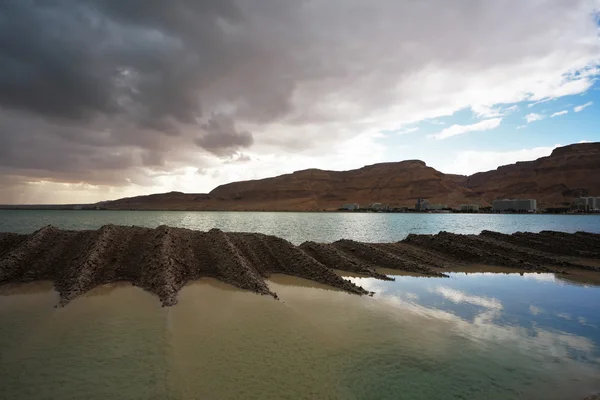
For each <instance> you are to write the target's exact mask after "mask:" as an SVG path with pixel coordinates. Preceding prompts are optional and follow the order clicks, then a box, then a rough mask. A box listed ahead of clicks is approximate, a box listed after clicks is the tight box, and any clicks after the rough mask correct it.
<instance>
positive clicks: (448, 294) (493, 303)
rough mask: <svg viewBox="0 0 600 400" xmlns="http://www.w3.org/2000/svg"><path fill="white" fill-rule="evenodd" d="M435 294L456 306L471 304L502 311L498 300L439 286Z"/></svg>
mask: <svg viewBox="0 0 600 400" xmlns="http://www.w3.org/2000/svg"><path fill="white" fill-rule="evenodd" d="M433 293H437V294H439V295H441V296H443V297H444V298H446V299H448V300H450V301H451V302H453V303H456V304H460V303H469V304H473V305H476V306H481V307H485V308H489V309H494V310H501V309H502V303H501V302H500V301H499V300H497V299H494V298H488V297H481V296H470V295H468V294H465V293H464V292H461V291H460V290H456V289H450V288H447V287H443V286H438V287H436V288H435V289H433Z"/></svg>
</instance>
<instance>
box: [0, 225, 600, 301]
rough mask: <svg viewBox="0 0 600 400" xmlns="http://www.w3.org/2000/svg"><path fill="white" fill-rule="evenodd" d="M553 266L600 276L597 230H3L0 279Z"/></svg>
mask: <svg viewBox="0 0 600 400" xmlns="http://www.w3.org/2000/svg"><path fill="white" fill-rule="evenodd" d="M489 266H494V267H496V268H498V267H500V268H501V269H503V270H507V271H515V272H519V271H521V272H525V271H526V272H554V273H557V274H559V275H560V276H562V277H572V278H573V279H572V280H573V281H578V280H583V279H584V278H585V279H591V280H592V281H594V280H596V281H600V279H599V278H600V235H598V234H589V233H575V234H567V233H560V232H541V233H517V234H514V235H504V234H500V233H495V232H487V231H485V232H482V233H481V234H480V235H458V234H452V233H447V232H441V233H439V234H437V235H409V236H408V237H407V238H406V239H405V240H403V241H401V242H396V243H361V242H355V241H350V240H340V241H337V242H334V243H330V244H325V243H315V242H306V243H303V244H302V245H300V246H294V245H293V244H291V243H290V242H288V241H286V240H284V239H280V238H278V237H275V236H268V235H263V234H258V233H225V232H222V231H220V230H218V229H213V230H211V231H209V232H201V231H193V230H188V229H182V228H170V227H167V226H160V227H158V228H156V229H150V228H141V227H124V226H115V225H106V226H103V227H102V228H100V229H98V230H95V231H67V230H60V229H58V228H55V227H52V226H47V227H44V228H42V229H40V230H38V231H36V232H34V233H32V234H29V235H19V234H13V233H0V284H12V283H23V282H34V281H51V282H53V284H54V287H55V288H56V290H57V291H58V292H59V294H60V298H61V303H60V305H66V304H68V302H69V301H71V300H72V299H74V298H76V297H77V296H79V295H82V294H84V293H86V292H88V291H90V290H91V289H93V288H95V287H97V286H99V285H102V284H106V283H111V282H120V281H128V282H131V283H132V284H134V285H136V286H139V287H141V288H143V289H145V290H147V291H149V292H151V293H154V294H156V295H157V296H158V297H159V298H160V300H161V302H162V304H163V305H164V306H171V305H173V304H175V303H176V302H177V293H178V292H179V290H180V289H181V288H182V287H183V286H184V285H185V284H186V283H187V282H189V281H193V280H197V279H199V278H202V277H208V278H214V279H217V280H219V281H222V282H226V283H229V284H231V285H233V286H236V287H239V288H241V289H246V290H251V291H253V292H255V293H259V294H262V295H268V296H273V297H274V298H277V294H275V293H274V292H272V291H271V290H270V288H269V286H268V285H267V282H266V279H267V278H269V277H270V276H271V275H273V274H285V275H290V276H295V277H300V278H304V279H308V280H311V281H313V282H318V283H320V284H324V285H328V286H331V287H335V288H338V289H341V290H344V291H346V292H349V293H353V294H358V295H365V294H371V295H372V294H373V293H370V292H368V291H366V290H365V289H363V288H361V287H359V286H356V285H355V284H353V283H351V282H350V281H348V280H346V279H343V278H342V277H340V276H339V274H337V273H336V272H335V271H334V269H335V270H341V271H345V272H348V273H351V274H358V275H362V276H369V277H373V278H377V279H388V280H392V279H393V278H392V277H389V276H387V275H385V274H383V273H381V272H378V271H381V268H384V269H387V270H394V271H401V272H402V273H409V274H415V275H419V276H436V277H443V276H446V275H445V272H451V271H464V270H465V268H467V269H468V270H469V271H471V272H475V271H482V272H485V271H489V268H490V267H489Z"/></svg>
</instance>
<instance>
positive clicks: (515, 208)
mask: <svg viewBox="0 0 600 400" xmlns="http://www.w3.org/2000/svg"><path fill="white" fill-rule="evenodd" d="M492 209H493V210H494V211H497V212H529V213H534V212H536V211H537V200H534V199H514V200H509V199H504V200H494V201H493V202H492Z"/></svg>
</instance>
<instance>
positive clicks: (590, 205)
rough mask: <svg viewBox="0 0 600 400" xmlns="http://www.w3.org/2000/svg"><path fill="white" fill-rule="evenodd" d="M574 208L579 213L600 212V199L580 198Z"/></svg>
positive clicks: (576, 200)
mask: <svg viewBox="0 0 600 400" xmlns="http://www.w3.org/2000/svg"><path fill="white" fill-rule="evenodd" d="M574 208H575V209H576V210H578V211H584V212H594V211H600V197H580V198H578V199H575V203H574Z"/></svg>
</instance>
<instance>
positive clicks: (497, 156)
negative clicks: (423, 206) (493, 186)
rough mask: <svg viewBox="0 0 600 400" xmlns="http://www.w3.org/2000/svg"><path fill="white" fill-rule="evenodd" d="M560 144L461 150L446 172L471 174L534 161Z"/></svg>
mask: <svg viewBox="0 0 600 400" xmlns="http://www.w3.org/2000/svg"><path fill="white" fill-rule="evenodd" d="M560 146H561V145H560V144H556V145H554V146H542V147H535V148H532V149H519V150H510V151H471V150H469V151H459V152H458V153H457V155H456V157H455V159H454V162H453V163H452V166H451V167H450V168H447V169H446V170H444V172H446V173H453V174H460V175H471V174H473V173H475V172H479V171H489V170H494V169H496V168H497V167H499V166H502V165H507V164H513V163H516V162H517V161H532V160H536V159H538V158H540V157H546V156H549V155H550V154H551V153H552V150H554V149H555V148H557V147H560Z"/></svg>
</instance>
